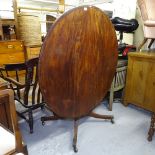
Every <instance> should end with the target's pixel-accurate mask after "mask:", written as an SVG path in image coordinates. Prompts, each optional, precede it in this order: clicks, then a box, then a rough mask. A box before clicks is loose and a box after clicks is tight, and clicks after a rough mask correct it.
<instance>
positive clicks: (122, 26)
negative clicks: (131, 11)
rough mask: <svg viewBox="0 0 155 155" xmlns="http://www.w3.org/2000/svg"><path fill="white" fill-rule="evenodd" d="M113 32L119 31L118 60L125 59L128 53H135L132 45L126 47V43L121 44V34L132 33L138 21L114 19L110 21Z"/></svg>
mask: <svg viewBox="0 0 155 155" xmlns="http://www.w3.org/2000/svg"><path fill="white" fill-rule="evenodd" d="M111 22H112V23H113V25H114V27H115V30H116V31H119V33H120V38H119V45H118V52H119V58H123V59H127V54H128V52H133V51H136V47H135V46H134V45H128V44H126V43H122V40H123V33H133V32H134V31H135V30H136V29H137V28H138V26H139V24H138V21H137V20H136V19H130V20H128V19H123V18H120V17H114V18H112V19H111Z"/></svg>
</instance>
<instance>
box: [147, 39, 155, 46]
mask: <svg viewBox="0 0 155 155" xmlns="http://www.w3.org/2000/svg"><path fill="white" fill-rule="evenodd" d="M154 40H155V39H151V41H150V43H149V46H148V48H150V47H151V46H152V44H153V42H154Z"/></svg>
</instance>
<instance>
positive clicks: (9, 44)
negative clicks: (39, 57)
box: [0, 40, 26, 65]
mask: <svg viewBox="0 0 155 155" xmlns="http://www.w3.org/2000/svg"><path fill="white" fill-rule="evenodd" d="M25 55H26V53H25V48H24V44H23V41H20V40H13V41H0V65H3V64H9V63H19V62H24V61H25Z"/></svg>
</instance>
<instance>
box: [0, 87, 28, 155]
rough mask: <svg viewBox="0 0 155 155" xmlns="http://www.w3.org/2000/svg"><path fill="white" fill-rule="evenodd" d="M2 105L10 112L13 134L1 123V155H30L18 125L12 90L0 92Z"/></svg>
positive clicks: (0, 103)
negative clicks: (17, 154) (21, 154)
mask: <svg viewBox="0 0 155 155" xmlns="http://www.w3.org/2000/svg"><path fill="white" fill-rule="evenodd" d="M0 105H1V108H2V107H4V108H5V109H7V111H8V115H9V116H10V117H8V119H10V120H11V123H12V126H13V133H11V131H9V130H8V129H6V128H5V127H4V125H2V124H1V123H0V154H2V155H13V154H16V153H23V154H25V155H28V152H27V148H26V146H24V144H23V142H22V137H21V133H20V130H19V127H18V123H17V117H16V110H15V102H14V94H13V91H12V90H9V89H6V90H1V91H0ZM1 115H2V114H1Z"/></svg>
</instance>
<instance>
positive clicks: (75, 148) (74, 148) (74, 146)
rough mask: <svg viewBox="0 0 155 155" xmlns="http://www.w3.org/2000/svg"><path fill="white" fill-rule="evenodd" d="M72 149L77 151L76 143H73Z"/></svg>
mask: <svg viewBox="0 0 155 155" xmlns="http://www.w3.org/2000/svg"><path fill="white" fill-rule="evenodd" d="M73 150H74V152H75V153H77V152H78V149H77V147H76V145H73Z"/></svg>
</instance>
